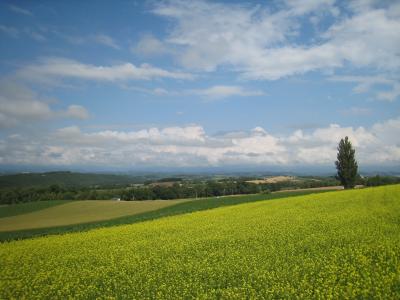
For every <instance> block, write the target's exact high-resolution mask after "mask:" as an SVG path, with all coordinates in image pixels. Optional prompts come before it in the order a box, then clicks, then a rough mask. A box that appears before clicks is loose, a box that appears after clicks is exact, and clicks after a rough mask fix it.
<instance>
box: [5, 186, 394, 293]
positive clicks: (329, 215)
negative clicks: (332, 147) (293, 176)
mask: <svg viewBox="0 0 400 300" xmlns="http://www.w3.org/2000/svg"><path fill="white" fill-rule="evenodd" d="M399 195H400V186H399V185H397V186H387V187H379V188H374V189H364V190H355V191H343V192H330V193H323V194H316V195H308V196H302V197H297V198H292V199H281V200H279V201H262V202H255V203H248V204H244V205H237V206H230V207H226V208H219V209H215V210H209V211H203V212H196V213H192V214H186V215H182V216H175V217H170V218H163V219H159V220H154V221H151V222H143V223H139V224H134V225H127V226H120V227H114V228H105V229H99V230H93V231H89V232H84V233H77V234H67V235H63V236H53V237H44V238H38V239H33V240H26V241H14V242H10V243H3V244H1V245H0V262H1V265H2V268H0V278H1V279H0V298H12V297H15V298H23V297H26V298H30V299H34V298H67V296H70V297H73V298H82V299H87V298H96V297H101V298H106V297H108V296H114V297H117V298H124V297H127V295H129V298H137V299H148V298H153V299H154V298H158V299H179V298H192V297H196V298H201V299H204V298H223V299H235V298H239V299H242V298H255V297H259V298H294V297H295V296H297V297H300V298H305V299H309V298H357V297H358V298H385V299H395V298H397V299H398V298H399V297H400V235H399V232H400V196H399Z"/></svg>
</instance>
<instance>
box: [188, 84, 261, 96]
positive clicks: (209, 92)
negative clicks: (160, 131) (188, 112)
mask: <svg viewBox="0 0 400 300" xmlns="http://www.w3.org/2000/svg"><path fill="white" fill-rule="evenodd" d="M186 93H187V94H193V95H199V96H201V97H205V98H207V99H210V100H217V99H223V98H227V97H234V96H240V97H251V96H261V95H264V93H263V92H262V91H259V90H255V91H253V90H246V89H244V88H243V87H241V86H234V85H215V86H212V87H209V88H206V89H195V90H190V91H187V92H186Z"/></svg>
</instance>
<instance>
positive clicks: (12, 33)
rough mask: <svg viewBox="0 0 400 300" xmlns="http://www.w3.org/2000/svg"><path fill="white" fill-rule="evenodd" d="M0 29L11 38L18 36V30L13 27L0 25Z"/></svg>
mask: <svg viewBox="0 0 400 300" xmlns="http://www.w3.org/2000/svg"><path fill="white" fill-rule="evenodd" d="M0 31H1V32H3V33H5V34H7V35H9V36H11V37H13V38H17V37H18V36H19V30H18V29H17V28H15V27H10V26H4V25H0Z"/></svg>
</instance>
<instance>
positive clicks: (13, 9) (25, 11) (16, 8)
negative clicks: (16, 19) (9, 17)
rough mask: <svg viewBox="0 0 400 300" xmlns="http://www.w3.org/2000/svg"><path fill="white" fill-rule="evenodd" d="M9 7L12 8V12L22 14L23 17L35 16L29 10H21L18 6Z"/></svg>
mask: <svg viewBox="0 0 400 300" xmlns="http://www.w3.org/2000/svg"><path fill="white" fill-rule="evenodd" d="M8 7H9V8H10V10H12V11H13V12H16V13H18V14H22V15H26V16H33V14H32V12H31V11H30V10H28V9H25V8H21V7H19V6H16V5H9V6H8Z"/></svg>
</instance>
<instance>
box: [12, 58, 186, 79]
mask: <svg viewBox="0 0 400 300" xmlns="http://www.w3.org/2000/svg"><path fill="white" fill-rule="evenodd" d="M17 76H18V77H19V78H23V79H27V80H31V81H39V82H47V83H51V82H54V80H55V79H84V80H93V81H110V82H116V81H127V80H150V79H154V78H173V79H191V78H192V76H191V75H190V74H187V73H182V72H171V71H167V70H164V69H160V68H156V67H153V66H151V65H148V64H141V65H140V66H135V65H133V64H131V63H123V64H118V65H112V66H96V65H90V64H84V63H81V62H78V61H75V60H71V59H65V58H45V59H42V60H41V61H40V62H39V63H37V64H33V65H28V66H26V67H23V68H21V69H19V70H18V71H17Z"/></svg>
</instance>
